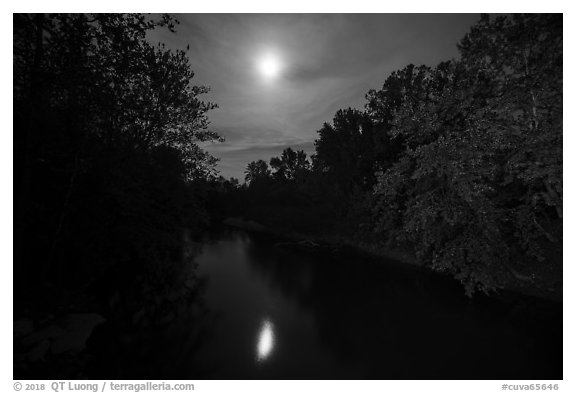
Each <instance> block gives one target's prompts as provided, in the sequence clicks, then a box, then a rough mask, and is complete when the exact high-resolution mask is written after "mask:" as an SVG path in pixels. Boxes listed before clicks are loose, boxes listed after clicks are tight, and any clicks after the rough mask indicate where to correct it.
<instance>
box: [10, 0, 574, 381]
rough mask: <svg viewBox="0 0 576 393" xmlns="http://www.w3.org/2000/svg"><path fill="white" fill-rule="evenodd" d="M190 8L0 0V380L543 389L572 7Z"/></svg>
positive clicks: (560, 367)
mask: <svg viewBox="0 0 576 393" xmlns="http://www.w3.org/2000/svg"><path fill="white" fill-rule="evenodd" d="M159 6H160V7H161V6H162V4H159ZM479 7H480V8H481V4H479ZM136 8H137V7H136ZM166 8H167V10H170V7H166ZM41 9H50V6H49V5H46V6H44V7H41ZM86 9H89V7H88V6H87V7H86ZM127 9H130V8H127ZM184 9H186V10H188V12H183V13H101V12H98V13H77V12H76V13H13V14H12V30H13V37H12V40H13V48H12V49H13V61H12V70H13V73H12V79H13V87H12V98H11V101H12V102H11V104H12V116H13V122H12V137H13V149H12V150H13V228H12V230H13V260H12V261H11V263H12V266H13V270H12V272H13V273H12V277H11V279H12V280H13V290H12V291H11V292H12V293H10V296H13V330H12V337H11V338H10V340H11V341H12V353H11V355H10V354H7V355H6V356H7V357H8V356H11V357H12V367H13V375H12V378H13V379H14V381H34V380H48V381H75V383H80V382H81V381H83V380H92V381H104V380H105V381H115V380H118V381H119V380H133V381H166V382H169V381H171V380H180V381H197V382H198V383H197V386H196V388H194V386H193V385H191V386H190V387H189V389H188V391H192V390H202V389H201V386H202V384H201V381H212V380H215V381H223V380H235V381H236V380H239V381H262V380H273V381H284V380H291V381H296V380H303V381H310V380H324V381H328V380H330V381H333V380H353V381H361V380H362V381H368V380H374V381H392V380H406V381H408V380H411V381H416V380H431V381H455V380H465V381H472V380H482V381H487V380H501V381H533V382H534V383H538V384H541V385H539V387H538V388H537V389H535V388H526V389H528V390H560V391H562V390H563V389H562V386H560V389H559V388H558V386H559V385H558V384H559V383H561V382H562V380H564V379H567V378H568V375H566V374H565V372H564V370H565V368H564V366H565V364H564V355H565V346H564V344H565V342H564V339H563V338H564V333H565V329H564V328H563V322H564V317H565V315H564V313H563V309H564V297H563V291H564V285H563V282H564V280H563V275H564V272H563V63H564V59H563V30H564V15H563V14H562V13H452V12H444V13H386V12H362V11H361V10H360V11H359V12H348V13H345V12H336V13H335V12H334V11H333V10H330V9H329V7H326V11H325V12H323V13H317V12H315V13H306V12H302V13H290V12H286V13H282V12H279V13H257V12H246V13H240V12H227V11H226V8H225V7H223V8H222V10H220V11H218V12H196V11H195V5H194V4H192V3H191V4H189V5H188V6H187V7H184ZM519 9H521V8H519ZM414 12H418V10H417V9H415V10H414ZM6 61H8V59H6ZM568 115H569V114H568ZM567 152H568V154H570V153H569V151H567ZM5 262H6V263H7V262H8V261H5ZM568 262H569V261H568ZM8 279H10V277H8ZM8 325H9V324H8ZM12 383H13V382H11V384H12ZM509 383H510V387H509V388H508V390H522V389H521V388H518V386H519V385H520V384H521V382H509ZM513 384H518V385H513ZM26 386H34V385H24V387H26ZM38 386H39V385H38ZM70 386H73V384H72V385H70ZM86 386H89V385H86ZM493 386H494V389H493V390H492V391H494V392H496V391H499V390H500V391H502V390H506V389H507V388H505V387H504V385H502V389H500V386H501V384H499V383H495V384H494V385H493ZM513 386H516V388H514V387H513ZM526 386H528V385H526ZM9 388H10V389H11V388H12V385H10V386H9ZM14 388H16V385H14ZM36 389H38V388H36ZM106 389H109V387H108V386H106ZM24 390H29V389H24ZM40 390H42V389H40ZM45 390H46V391H49V390H53V388H52V389H51V388H50V386H46V387H45ZM72 390H73V389H72ZM72 390H66V389H61V390H60V391H72ZM113 390H114V389H113ZM183 390H185V389H183ZM7 391H9V390H7ZM54 391H56V390H54ZM99 391H100V390H99ZM106 391H107V390H106ZM142 391H145V389H142ZM360 391H362V389H360ZM380 391H386V390H380Z"/></svg>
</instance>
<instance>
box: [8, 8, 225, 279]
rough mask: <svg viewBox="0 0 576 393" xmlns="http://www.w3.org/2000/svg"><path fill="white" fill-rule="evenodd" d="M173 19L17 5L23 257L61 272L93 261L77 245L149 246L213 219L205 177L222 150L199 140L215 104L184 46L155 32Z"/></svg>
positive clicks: (205, 135)
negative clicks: (208, 215)
mask: <svg viewBox="0 0 576 393" xmlns="http://www.w3.org/2000/svg"><path fill="white" fill-rule="evenodd" d="M176 24H177V21H176V20H175V19H173V18H171V17H169V16H162V17H160V18H158V19H153V18H150V17H148V16H145V15H141V14H94V15H90V14H56V15H52V14H49V15H43V14H37V15H26V14H15V15H14V137H15V156H16V161H15V178H16V184H17V187H16V188H17V189H16V193H15V194H16V200H17V201H18V203H17V204H16V206H15V212H16V216H17V219H16V221H17V222H18V226H17V228H16V238H17V240H16V244H17V252H16V253H17V259H18V261H19V262H21V261H22V260H26V261H27V263H36V262H35V260H39V261H46V263H45V266H44V268H43V269H36V270H45V271H52V273H54V272H55V271H56V270H58V269H59V268H58V266H60V267H61V268H62V266H64V264H65V263H70V264H72V263H73V262H71V261H73V260H74V258H76V260H82V259H84V258H83V257H82V258H80V257H79V256H78V255H73V254H74V252H72V251H71V249H72V248H74V247H72V246H71V245H72V244H74V245H76V246H78V249H75V251H78V252H81V250H82V248H84V251H83V252H84V253H86V252H89V251H88V250H92V251H94V253H95V254H97V253H102V252H104V253H105V252H110V253H111V254H113V251H112V250H118V252H119V253H129V252H128V251H127V250H129V249H130V247H132V246H134V249H138V246H142V247H140V250H141V251H144V250H145V249H146V247H153V244H155V243H147V244H145V246H143V245H142V244H141V243H140V242H144V243H145V242H146V240H145V239H147V238H148V236H149V235H150V236H151V237H152V238H155V239H157V240H158V242H161V240H160V239H162V238H169V237H170V236H171V235H173V234H172V233H171V231H173V230H175V228H178V227H179V225H186V226H189V227H192V228H197V227H198V225H200V222H201V221H202V220H204V219H205V211H203V202H202V198H203V196H202V195H203V193H202V192H201V190H200V188H201V186H200V183H201V182H202V181H203V180H206V179H207V178H209V177H212V176H213V174H214V173H215V170H214V165H215V159H214V158H213V157H212V156H210V155H209V154H208V153H207V152H206V151H204V150H202V149H201V148H200V147H199V146H198V142H200V141H207V140H218V139H219V137H218V135H217V134H215V133H214V132H212V131H209V130H208V129H207V126H208V119H207V115H206V114H207V112H208V111H209V110H210V109H211V108H213V107H214V105H213V104H211V103H204V102H202V101H201V100H200V98H199V97H200V95H201V94H203V93H205V92H206V91H207V88H206V87H202V86H194V85H193V84H192V82H191V79H192V77H193V76H194V73H193V72H192V70H191V68H190V62H189V60H188V57H187V55H186V53H185V52H183V51H171V50H168V49H166V48H165V47H164V46H163V45H158V46H154V45H152V44H151V43H150V42H148V41H147V40H146V34H147V32H148V31H150V30H151V29H155V28H168V29H169V30H171V31H174V29H175V26H176ZM193 183H194V184H193ZM192 211H193V212H192ZM111 212H114V214H112V215H110V213H111ZM191 213H192V214H191ZM88 217H89V218H88ZM80 228H81V229H80ZM127 228H129V229H130V230H128V229H127ZM113 233H115V234H116V235H117V237H116V239H114V238H113V237H114V235H113ZM134 233H141V234H142V236H141V237H140V238H137V237H135V236H134ZM23 239H26V241H32V240H31V239H34V241H35V244H36V245H37V247H36V248H37V250H29V247H28V248H27V247H26V245H25V244H24V240H23ZM120 239H123V241H124V244H123V245H122V247H119V246H118V244H119V243H122V241H121V240H120ZM21 242H22V243H21ZM98 242H100V243H98ZM66 243H67V246H66V247H65V246H64V244H66ZM161 248H162V247H159V249H161ZM166 248H168V247H166ZM114 252H115V251H114ZM130 252H131V251H130ZM38 254H39V255H42V257H39V255H38ZM152 254H153V253H150V255H149V256H148V257H146V256H145V255H143V254H140V251H139V252H133V253H132V255H139V256H140V257H142V258H143V259H146V258H152V257H153V255H152ZM100 257H101V259H102V260H111V259H115V260H116V261H117V260H121V259H123V258H125V259H126V258H127V257H126V255H116V254H115V255H114V258H113V257H111V256H110V255H100ZM91 258H93V259H94V260H95V259H97V258H99V256H98V255H94V256H92V257H91ZM87 264H88V263H87ZM18 265H19V266H24V265H23V264H22V263H19V264H18ZM62 269H63V268H62ZM30 270H33V269H30ZM55 275H56V276H57V274H55Z"/></svg>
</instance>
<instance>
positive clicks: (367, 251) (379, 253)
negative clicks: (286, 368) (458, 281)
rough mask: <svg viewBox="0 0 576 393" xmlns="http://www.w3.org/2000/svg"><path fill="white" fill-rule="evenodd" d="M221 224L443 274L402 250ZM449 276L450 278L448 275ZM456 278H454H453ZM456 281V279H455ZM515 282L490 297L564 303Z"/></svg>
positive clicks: (239, 222)
mask: <svg viewBox="0 0 576 393" xmlns="http://www.w3.org/2000/svg"><path fill="white" fill-rule="evenodd" d="M221 223H222V224H223V225H225V226H228V227H233V228H236V229H242V230H246V231H250V232H258V233H264V234H269V235H273V236H277V237H279V238H281V239H286V240H288V241H286V242H280V243H278V244H280V245H285V246H290V247H308V248H332V249H334V248H335V247H338V248H339V247H345V248H348V249H350V250H352V251H354V252H355V253H359V254H361V255H362V254H363V255H364V256H367V257H370V258H374V259H387V260H388V262H393V263H397V264H402V265H405V266H411V267H416V268H419V269H422V270H425V271H428V272H435V273H438V274H440V272H438V271H435V270H433V269H431V268H429V267H428V266H426V265H425V264H422V263H420V262H419V261H418V260H417V259H416V257H415V256H413V255H410V254H409V253H407V252H403V251H399V250H384V249H382V248H379V247H377V246H375V245H373V244H368V243H358V242H354V241H351V240H350V239H348V238H345V237H344V236H335V235H324V236H322V235H318V234H303V233H297V232H288V231H283V230H280V229H277V228H273V227H268V226H266V225H263V224H261V223H259V222H256V221H254V220H251V219H246V218H242V217H227V218H224V219H223V220H222V221H221ZM448 276H450V275H448ZM452 279H454V278H452ZM454 280H455V279H454ZM515 281H516V282H514V281H510V282H508V285H505V286H503V287H501V288H500V289H499V290H498V291H496V292H492V293H490V294H488V296H489V297H495V298H500V297H502V296H506V295H508V294H513V295H521V296H529V297H533V298H537V299H540V300H545V301H552V302H555V303H562V302H563V296H562V293H560V294H558V293H556V292H551V291H546V290H545V289H543V288H538V287H537V286H535V285H526V282H524V281H522V280H519V279H516V280H515Z"/></svg>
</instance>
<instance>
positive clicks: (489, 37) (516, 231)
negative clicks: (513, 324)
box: [226, 15, 562, 294]
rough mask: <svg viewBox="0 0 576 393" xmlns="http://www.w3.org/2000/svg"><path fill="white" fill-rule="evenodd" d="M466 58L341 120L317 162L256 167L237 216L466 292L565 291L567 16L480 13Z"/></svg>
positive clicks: (387, 85)
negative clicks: (404, 261)
mask: <svg viewBox="0 0 576 393" xmlns="http://www.w3.org/2000/svg"><path fill="white" fill-rule="evenodd" d="M458 49H459V52H460V58H459V59H457V60H450V61H445V62H442V63H440V64H438V65H437V66H435V67H430V66H425V65H421V66H414V65H412V64H410V65H407V66H406V67H405V68H403V69H401V70H398V71H395V72H393V73H392V74H391V75H390V76H389V77H388V78H387V79H386V80H385V82H384V84H383V86H382V88H381V89H379V90H370V91H369V92H368V93H367V94H366V104H365V108H364V110H358V109H352V108H348V109H341V110H339V111H338V112H337V113H336V114H335V116H334V119H333V121H332V123H325V124H324V125H323V126H322V128H320V130H318V138H317V139H316V141H315V153H314V154H313V155H312V156H311V157H307V155H306V153H305V152H304V151H294V150H293V149H291V148H287V149H286V150H284V151H283V152H282V155H281V156H280V157H273V158H271V159H270V160H269V162H267V161H265V160H257V161H254V162H251V163H250V164H249V165H248V167H247V168H246V179H245V180H246V184H245V185H244V186H243V187H235V191H231V192H232V194H231V196H230V197H229V198H228V199H227V201H228V202H229V203H227V205H226V206H228V207H230V206H231V205H233V200H241V202H239V203H238V205H237V210H236V213H237V214H238V215H241V216H244V217H247V218H250V219H252V220H255V221H256V222H259V223H262V224H266V225H268V226H271V227H273V228H276V229H277V230H279V231H283V232H288V233H300V234H306V235H308V236H310V237H313V238H314V237H316V238H319V239H323V240H329V241H333V242H344V243H348V244H352V245H356V246H361V247H363V248H366V249H368V250H370V251H380V252H383V253H384V254H386V253H390V251H394V250H395V251H401V253H403V252H405V253H407V254H409V255H410V256H411V257H413V259H415V260H416V261H417V263H419V264H421V265H424V266H429V267H431V268H432V269H435V270H438V271H441V272H446V273H448V274H452V275H453V276H454V277H455V278H456V279H458V280H459V281H461V282H462V283H463V284H464V286H465V288H466V292H467V293H468V294H472V293H474V292H476V291H478V290H481V291H484V292H490V291H492V290H496V289H498V288H510V287H514V288H517V287H518V286H520V287H532V289H533V290H535V291H536V292H538V291H540V292H544V293H546V292H548V293H549V292H556V293H558V291H559V290H560V289H561V288H560V287H559V285H561V284H560V283H559V282H561V276H562V273H561V271H562V16H561V15H513V16H498V17H490V16H488V15H483V16H482V18H481V20H480V21H479V22H478V23H477V24H476V25H475V26H473V27H472V29H471V30H470V32H469V33H468V34H466V36H465V37H464V38H463V39H462V40H461V41H460V43H459V44H458ZM227 185H228V188H230V187H232V188H234V184H232V183H229V184H227ZM227 214H230V211H229V210H228V211H227ZM327 234H328V235H331V236H327ZM535 288H537V289H535Z"/></svg>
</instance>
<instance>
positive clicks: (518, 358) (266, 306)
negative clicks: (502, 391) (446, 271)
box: [195, 231, 562, 379]
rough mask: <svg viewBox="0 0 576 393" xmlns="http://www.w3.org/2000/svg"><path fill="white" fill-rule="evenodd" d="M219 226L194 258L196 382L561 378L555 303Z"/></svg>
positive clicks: (558, 317)
mask: <svg viewBox="0 0 576 393" xmlns="http://www.w3.org/2000/svg"><path fill="white" fill-rule="evenodd" d="M277 241H278V240H274V239H271V238H270V237H267V236H263V235H255V234H249V233H246V232H243V231H227V232H223V233H219V234H218V235H217V236H216V237H213V238H211V239H209V240H207V241H206V243H205V245H204V247H203V251H202V253H201V255H200V256H199V257H198V258H197V262H198V264H199V274H200V275H201V276H203V277H205V278H206V279H207V286H206V290H205V293H204V297H205V301H206V306H207V308H208V310H209V313H210V315H211V316H212V317H213V325H212V327H211V328H210V334H209V335H208V336H206V337H205V338H204V339H203V342H202V346H201V347H200V349H199V351H198V352H197V355H196V356H195V357H196V359H197V362H200V363H201V364H202V366H203V368H204V369H205V375H203V377H204V378H206V379H293V378H294V379H561V378H562V314H561V305H560V304H555V303H547V302H542V301H537V300H534V299H529V298H521V297H511V296H507V297H506V298H504V299H502V298H501V299H498V300H496V299H488V298H485V297H480V298H477V299H475V300H473V301H471V300H470V299H468V298H466V297H465V296H464V293H463V289H462V287H461V286H459V285H458V284H457V283H455V282H453V280H451V279H448V278H445V277H441V276H438V275H434V274H430V273H428V272H423V271H420V270H418V269H416V268H412V267H407V266H405V265H399V264H396V263H394V262H392V261H382V260H379V261H375V260H372V259H369V258H366V257H361V256H359V255H357V254H356V255H355V254H354V253H346V252H340V253H334V252H331V251H330V250H326V249H325V250H323V251H315V250H310V249H305V248H290V247H280V246H278V245H275V243H276V242H277Z"/></svg>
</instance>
